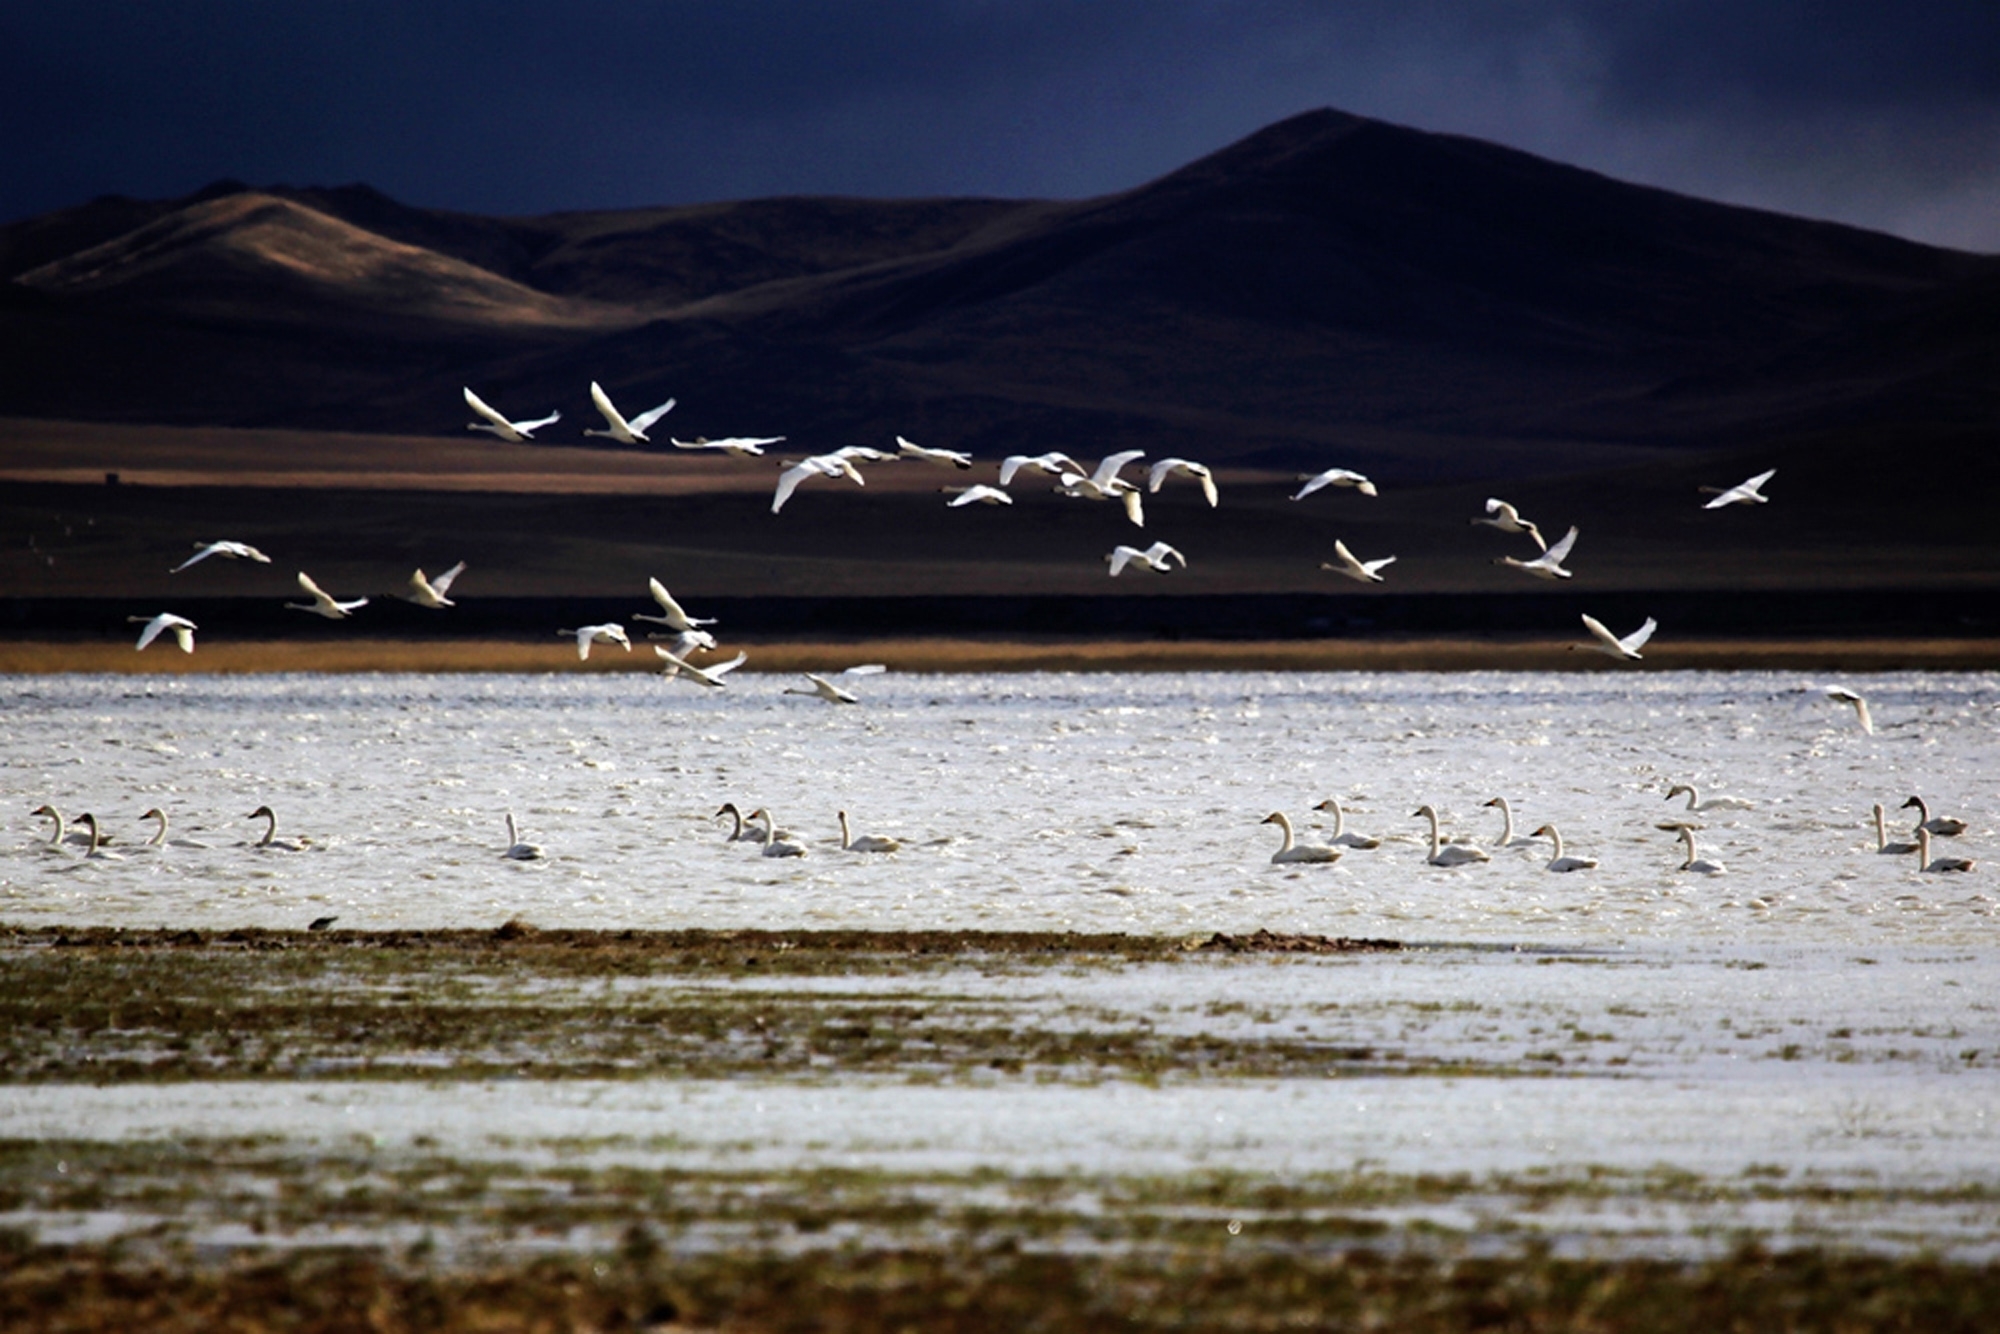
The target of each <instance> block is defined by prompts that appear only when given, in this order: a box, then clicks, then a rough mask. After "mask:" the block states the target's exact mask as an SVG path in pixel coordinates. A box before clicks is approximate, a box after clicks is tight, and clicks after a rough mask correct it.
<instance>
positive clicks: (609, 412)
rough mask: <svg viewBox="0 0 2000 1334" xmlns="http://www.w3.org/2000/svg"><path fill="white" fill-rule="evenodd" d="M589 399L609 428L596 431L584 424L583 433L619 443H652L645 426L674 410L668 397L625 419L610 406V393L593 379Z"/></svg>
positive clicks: (672, 403) (672, 402)
mask: <svg viewBox="0 0 2000 1334" xmlns="http://www.w3.org/2000/svg"><path fill="white" fill-rule="evenodd" d="M590 401H591V402H592V403H595V404H596V405H597V410H598V411H599V412H600V413H602V414H603V415H604V424H605V425H606V426H607V427H609V428H610V429H609V430H604V431H598V430H593V429H592V428H590V427H587V426H586V427H585V428H584V430H583V433H584V434H585V435H594V436H598V437H600V438H602V439H605V440H616V441H617V442H618V443H619V444H621V445H650V444H652V443H653V442H652V441H651V440H648V439H647V438H646V428H647V427H649V426H651V425H652V424H653V423H654V422H656V421H658V420H659V419H660V418H662V417H664V416H666V415H667V414H668V413H669V412H672V411H673V410H674V400H673V399H671V398H670V399H668V400H667V401H666V402H664V403H662V404H660V406H658V407H657V408H647V409H646V410H645V411H644V412H642V413H640V414H639V415H638V416H636V417H634V418H632V419H631V420H630V421H627V420H626V419H625V417H624V414H622V413H620V412H619V411H618V409H617V408H614V407H612V406H611V395H609V394H607V393H605V392H604V389H603V387H602V386H601V385H599V384H598V383H597V381H595V380H592V381H591V382H590Z"/></svg>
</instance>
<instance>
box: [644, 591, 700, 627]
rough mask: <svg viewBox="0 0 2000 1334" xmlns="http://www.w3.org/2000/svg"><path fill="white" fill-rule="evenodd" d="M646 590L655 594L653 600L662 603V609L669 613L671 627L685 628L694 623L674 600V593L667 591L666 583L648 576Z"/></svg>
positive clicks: (668, 619) (668, 623)
mask: <svg viewBox="0 0 2000 1334" xmlns="http://www.w3.org/2000/svg"><path fill="white" fill-rule="evenodd" d="M646 590H647V591H648V592H650V593H651V594H652V595H653V601H655V602H657V603H659V604H660V610H661V611H663V612H665V613H666V614H667V625H668V626H669V627H670V628H672V629H675V630H685V629H687V628H688V627H689V626H690V625H692V624H693V622H691V621H689V620H688V616H687V613H686V612H685V611H682V610H681V604H680V603H678V602H676V601H674V595H673V594H672V593H669V592H668V591H667V586H666V585H665V584H663V583H661V582H660V581H659V580H658V579H653V578H648V579H647V580H646Z"/></svg>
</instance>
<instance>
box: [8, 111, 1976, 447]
mask: <svg viewBox="0 0 2000 1334" xmlns="http://www.w3.org/2000/svg"><path fill="white" fill-rule="evenodd" d="M0 276H4V277H5V278H7V279H8V280H9V282H8V284H7V286H6V287H5V289H0V290H4V295H0V348H3V349H4V350H5V352H6V356H5V357H4V358H0V413H4V414H12V415H32V416H64V417H84V418H111V419H120V420H158V421H167V422H216V423H231V424H260V425H263V424H268V425H288V426H301V427H341V428H346V429H362V430H380V431H433V430H434V431H437V432H456V431H458V430H459V428H460V425H461V422H462V420H463V418H462V417H461V416H460V414H459V408H458V387H459V386H460V385H461V384H472V385H475V386H476V387H479V388H480V389H481V390H482V392H485V393H487V395H488V397H489V398H491V399H493V400H495V401H498V402H502V403H504V404H510V405H519V406H520V407H521V408H522V410H524V411H540V410H542V409H543V408H544V407H546V406H557V405H560V406H562V407H563V408H564V409H565V412H566V417H567V418H568V420H565V422H564V423H562V428H561V430H562V439H564V440H565V441H572V440H574V439H575V434H574V433H575V431H576V430H579V429H580V428H581V426H582V425H584V424H590V423H591V421H592V414H590V411H589V408H588V403H587V400H586V399H585V397H584V394H583V388H584V386H585V385H586V384H587V383H588V381H590V380H591V379H597V380H600V381H602V382H604V383H605V385H606V386H607V387H608V388H610V389H611V390H612V392H613V393H614V394H615V395H621V396H622V395H629V397H630V399H631V400H632V401H637V400H640V399H645V400H646V401H649V402H650V401H657V399H658V398H659V397H663V396H665V395H667V394H673V395H675V396H677V397H678V398H679V399H680V402H681V407H680V408H679V409H678V410H677V411H676V413H675V415H674V417H673V418H671V419H670V422H671V424H672V427H673V431H674V433H676V434H679V435H681V436H683V437H686V436H690V435H694V434H706V435H724V434H737V433H746V432H756V433H769V434H785V435H788V436H790V437H792V438H793V439H794V440H797V441H799V442H801V443H803V444H807V445H814V444H835V443H841V442H844V441H848V440H854V439H869V440H877V441H886V440H887V438H888V437H889V435H890V434H891V433H892V432H897V431H900V432H902V433H904V434H907V435H910V436H912V437H914V438H916V439H918V440H921V441H926V442H928V443H939V444H951V445H954V446H958V447H969V448H972V449H975V450H977V451H980V452H983V453H987V454H996V453H999V452H1011V451H1014V450H1017V449H1021V448H1025V447H1033V448H1035V449H1042V448H1051V447H1060V448H1066V449H1070V450H1072V451H1073V452H1074V451H1082V452H1085V453H1094V452H1102V451H1109V450H1111V449H1114V448H1120V447H1125V446H1128V445H1129V446H1131V447H1135V448H1145V449H1148V450H1149V451H1150V452H1152V453H1154V454H1155V455H1158V454H1164V453H1171V452H1184V453H1189V454H1193V455H1196V456H1197V457H1202V458H1207V459H1211V460H1215V461H1225V460H1227V461H1236V462H1247V463H1264V464H1271V465H1282V466H1293V465H1298V466H1306V465H1314V464H1321V463H1323V462H1324V461H1327V460H1337V461H1341V462H1345V463H1348V464H1350V465H1352V466H1360V467H1363V468H1365V469H1369V470H1372V471H1378V472H1381V473H1383V474H1384V475H1387V476H1399V475H1400V476H1425V475H1431V476H1453V475H1458V476H1477V475H1491V474H1494V473H1508V472H1522V471H1544V472H1546V471H1553V470H1580V469H1585V468H1591V467H1596V466H1603V465H1609V464H1612V463H1617V462H1621V461H1624V460H1627V459H1637V458H1643V457H1647V456H1650V455H1652V454H1655V453H1659V452H1665V451H1678V450H1687V449H1695V448H1699V449H1710V448H1717V447H1724V446H1740V445H1751V444H1760V443H1763V442H1765V441H1776V440H1781V439H1793V440H1796V439H1799V438H1808V437H1812V436H1814V435H1817V434H1820V433H1824V432H1827V431H1831V430H1834V429H1836V428H1837V429H1839V430H1842V431H1852V430H1854V429H1857V428H1878V429H1880V430H1883V431H1885V432H1903V433H1905V435H1907V434H1908V433H1909V432H1912V431H1915V432H1923V431H1930V430H1937V429H1943V428H1951V429H1954V430H1956V431H1959V432H1960V433H1961V434H1960V435H1959V436H1958V437H1956V438H1959V439H1962V438H1963V435H1962V432H1963V430H1964V429H1965V428H1967V427H1972V428H1979V427H1991V426H1993V425H1995V424H1996V422H2000V395H1996V390H1995V386H1996V385H2000V258H1996V257H1991V256H1976V255H1968V254H1962V253H1957V252H1952V251H1946V250H1940V249H1936V248H1933V247H1926V246H1921V245H1915V244H1912V243H1908V242H1903V241H1899V240H1895V239H1893V238H1889V237H1885V236H1880V235H1876V234H1872V233H1867V232H1863V231H1859V230H1856V229H1853V228H1848V227H1841V226H1835V225H1832V224H1826V223H1817V222H1810V221H1805V220H1801V219H1796V218H1789V217H1782V216H1778V215H1774V214H1769V213H1761V212H1757V211H1754V210H1747V209H1740V208H1733V207H1727V206H1723V205H1718V204H1713V203H1707V202H1704V201H1700V200H1695V199H1689V198H1686V197H1683V196H1677V195H1673V194H1670V193H1667V192H1664V191H1660V190H1654V189H1647V188H1642V187H1637V186H1632V185H1627V184H1623V183H1620V182H1617V181H1613V180H1610V179H1607V178H1605V177H1602V176H1599V175H1596V174H1594V173H1590V172H1586V171H1581V170H1578V169H1574V168H1570V167H1564V166H1561V165H1558V164H1555V163H1550V162H1547V161H1544V160H1542V159H1538V158H1535V157H1533V156H1530V155H1528V154H1524V153H1519V152H1515V151H1512V150H1508V149H1503V148H1499V147H1496V146H1494V145H1491V144H1487V143H1482V142H1479V141H1476V140H1471V139H1465V138H1457V137H1452V136H1445V135H1434V134H1426V133H1421V132H1418V131H1414V130H1408V129H1403V128H1399V127H1396V126H1391V125H1386V124H1382V123H1380V122H1374V121H1369V120H1364V119H1359V118H1356V117H1351V116H1344V115H1340V114H1338V113H1334V112H1315V113H1311V114H1308V115H1304V116H1299V117H1296V118H1294V119H1291V120H1288V121H1285V122H1282V123H1280V124H1278V125H1274V126H1272V127H1270V128H1268V129H1266V130H1264V131H1262V132H1260V133H1258V134H1256V135H1253V136H1251V137H1250V138H1248V139H1246V140H1244V141H1242V142H1241V143H1238V144H1235V145H1233V146H1231V147H1229V148H1226V149H1224V150H1223V151H1221V152H1219V153H1216V154H1213V155H1211V156H1209V157H1207V158H1203V159H1201V160H1200V161H1198V162H1195V163H1193V164H1191V165H1189V166H1187V167H1185V168H1183V169H1181V170H1180V171H1177V172H1174V173H1172V174H1171V175H1168V176H1166V177H1163V178H1161V179H1160V180H1157V181H1154V182H1152V183H1150V184H1148V185H1145V186H1142V187H1140V188H1138V189H1135V190H1131V191H1127V192H1124V193H1122V194H1118V195H1114V196H1109V197H1105V198H1101V199H1093V200H1085V201H1080V202H1075V203H1046V202H1008V201H995V200H919V201H866V200H851V199H776V200H759V201H751V202H746V203H737V204H720V205H703V206H696V207H688V208H676V209H650V210H628V211H620V212H609V213H573V214H560V215H552V216H549V217H544V218H531V219H488V218H476V217H470V216H467V215H461V214H451V213H444V212H437V211H431V210H423V209H415V208H410V207H407V206H405V205H401V204H398V203H396V202H395V201H393V200H390V199H388V198H386V197H385V196H383V195H381V194H379V193H377V192H375V191H373V190H370V189H368V188H366V187H362V186H348V187H342V188H339V189H330V190H318V189H308V190H296V189H288V188H276V189H271V190H265V191H251V190H246V189H243V188H242V187H240V186H235V185H233V184H230V183H223V184H221V185H219V186H217V187H212V188H211V189H210V190H208V191H204V192H203V193H202V195H200V196H197V197H195V198H193V199H189V200H181V201H171V202H165V203H153V204H147V203H140V202H136V201H130V200H99V201H96V202H94V203H92V204H88V205H85V206H83V207H81V208H78V209H73V210H68V211H66V212H64V213H61V214H54V215H50V216H48V217H45V218H39V219H32V220H29V221H27V222H23V223H17V224H14V225H13V226H11V227H8V228H4V229H0Z"/></svg>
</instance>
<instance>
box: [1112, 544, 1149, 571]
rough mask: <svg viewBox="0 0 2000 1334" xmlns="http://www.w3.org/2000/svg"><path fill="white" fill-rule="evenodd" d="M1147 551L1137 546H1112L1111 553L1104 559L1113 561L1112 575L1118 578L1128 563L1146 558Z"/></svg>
mask: <svg viewBox="0 0 2000 1334" xmlns="http://www.w3.org/2000/svg"><path fill="white" fill-rule="evenodd" d="M1145 558H1146V553H1145V552H1143V551H1141V550H1139V549H1138V548H1137V547H1128V546H1124V545H1122V544H1121V545H1119V546H1115V547H1113V548H1111V554H1110V555H1109V556H1106V557H1105V558H1104V559H1105V560H1107V561H1110V562H1111V577H1112V578H1113V579H1116V578H1117V577H1118V576H1119V574H1120V573H1121V572H1123V570H1124V569H1125V567H1126V566H1127V565H1130V564H1131V563H1132V562H1133V561H1134V560H1144V559H1145Z"/></svg>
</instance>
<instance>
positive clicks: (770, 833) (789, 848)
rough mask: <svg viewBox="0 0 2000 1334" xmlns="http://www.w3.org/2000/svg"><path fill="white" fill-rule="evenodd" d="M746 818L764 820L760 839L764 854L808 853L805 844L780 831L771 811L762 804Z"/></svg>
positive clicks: (798, 855)
mask: <svg viewBox="0 0 2000 1334" xmlns="http://www.w3.org/2000/svg"><path fill="white" fill-rule="evenodd" d="M744 818H745V819H746V820H762V821H763V822H764V828H763V836H762V838H761V839H760V840H759V841H760V842H762V843H763V845H764V855H765V856H766V857H803V856H805V855H806V849H805V844H803V843H794V842H792V841H791V839H790V838H788V837H787V836H785V835H784V834H781V833H780V832H778V826H777V825H776V824H775V823H774V822H773V821H772V819H771V812H769V811H767V810H765V809H764V808H763V807H762V806H759V807H758V808H757V809H756V810H754V811H752V812H750V814H749V815H747V816H745V817H744Z"/></svg>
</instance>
